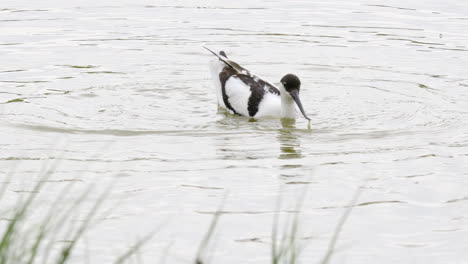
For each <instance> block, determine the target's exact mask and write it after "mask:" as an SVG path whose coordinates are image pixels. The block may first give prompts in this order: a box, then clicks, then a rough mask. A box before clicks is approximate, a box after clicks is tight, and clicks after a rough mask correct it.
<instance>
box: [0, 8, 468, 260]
mask: <svg viewBox="0 0 468 264" xmlns="http://www.w3.org/2000/svg"><path fill="white" fill-rule="evenodd" d="M411 2H412V3H408V1H390V2H389V1H385V2H376V1H337V0H331V1H324V2H310V1H268V2H266V1H265V2H264V3H253V2H251V1H235V2H234V3H227V2H223V1H202V2H196V1H152V2H151V1H80V2H74V1H71V2H64V1H54V0H48V1H6V3H5V1H4V2H3V5H2V7H1V8H0V55H1V62H0V122H1V126H0V135H1V137H0V149H1V152H0V166H1V169H0V177H3V178H4V177H6V175H7V173H8V171H10V170H14V174H13V175H14V177H13V179H11V183H10V185H9V192H8V193H7V197H6V198H7V199H10V200H11V201H12V200H14V199H16V197H17V196H18V195H20V193H22V192H23V191H27V190H29V189H30V188H29V187H30V186H32V185H33V184H34V183H35V182H36V181H37V180H38V173H39V172H40V171H41V167H42V166H44V163H46V162H48V161H54V160H58V159H60V160H61V162H60V165H59V167H58V169H57V171H56V172H55V174H54V175H53V176H52V177H51V178H52V179H50V181H52V182H53V183H51V185H50V186H49V187H50V188H49V192H47V193H44V194H43V195H44V196H45V198H44V199H46V200H47V199H53V197H55V195H56V192H58V191H59V190H60V189H61V188H62V187H63V186H65V185H66V183H67V182H68V181H77V184H78V185H80V186H87V184H90V183H97V186H98V187H100V188H101V189H103V188H107V186H108V184H107V183H108V182H109V181H113V182H115V186H114V188H113V189H112V191H111V194H110V199H111V200H112V201H119V206H117V208H116V209H114V210H113V211H112V213H111V214H110V215H109V216H108V217H107V218H105V219H103V220H102V223H101V224H100V225H97V226H96V227H95V228H93V229H92V230H90V232H89V233H88V234H87V236H86V240H87V242H88V243H89V248H90V249H89V250H90V255H91V259H92V263H104V262H106V261H109V260H111V259H114V256H115V255H116V252H121V251H122V249H125V248H126V247H128V246H129V245H131V244H132V241H134V240H135V239H137V238H138V237H142V236H144V235H145V234H146V233H147V232H149V230H153V229H155V228H156V229H158V228H159V231H158V233H157V235H156V237H155V239H153V240H152V241H150V242H149V243H148V244H147V246H146V247H145V248H144V249H143V250H142V252H141V255H142V258H143V259H145V260H147V262H152V261H154V260H155V259H159V258H161V257H162V256H164V254H166V253H165V252H168V253H167V254H168V256H167V258H168V259H167V262H168V263H189V262H191V261H193V259H194V256H195V253H196V250H197V248H198V244H199V242H200V240H201V239H202V237H203V235H204V233H205V231H206V230H207V228H208V225H209V222H210V220H211V218H212V213H213V212H214V211H216V209H217V208H218V206H219V204H220V203H221V201H222V200H223V197H224V196H225V195H226V199H225V204H224V209H223V212H224V214H223V215H222V217H221V219H220V223H219V226H218V228H217V233H216V234H215V241H216V243H215V244H216V245H215V248H214V250H213V254H214V256H213V258H212V259H213V262H214V263H268V261H269V258H270V241H271V240H270V235H271V225H272V222H273V218H274V211H275V201H276V199H277V196H278V194H279V193H283V197H284V200H285V202H284V206H283V207H284V208H282V209H281V212H282V213H281V216H282V217H287V216H288V215H291V212H293V211H294V210H292V209H293V208H294V205H293V204H294V201H295V199H296V197H298V193H299V192H300V191H301V190H303V189H304V187H306V188H307V196H306V198H305V200H304V205H303V210H302V213H301V215H300V225H301V229H300V232H299V238H300V241H301V243H302V244H303V246H304V248H303V250H302V252H301V259H302V263H311V262H317V261H319V260H320V258H321V257H322V256H323V254H324V252H325V251H326V248H327V246H328V242H329V240H330V238H331V236H332V233H333V230H334V228H335V225H336V223H337V222H338V220H339V218H340V216H341V215H342V214H343V212H344V210H345V208H346V206H347V204H348V202H349V200H350V199H351V197H352V195H353V193H354V192H355V190H356V189H357V188H358V187H359V186H363V191H362V194H361V196H360V198H359V200H358V201H357V204H356V207H355V208H354V210H353V211H352V214H351V216H350V218H349V219H348V221H347V222H346V224H345V226H344V229H343V232H342V234H341V237H340V239H339V241H338V245H337V248H336V252H335V255H334V256H333V258H332V262H333V263H364V262H366V263H456V262H457V261H462V260H466V259H467V258H468V253H467V251H466V245H467V244H468V201H467V200H468V193H467V190H468V133H467V127H468V107H467V106H468V104H467V103H468V92H467V91H468V47H467V43H468V33H467V32H468V4H467V3H466V2H464V1H445V2H440V1H433V0H431V1H419V2H418V1H411ZM204 45H206V46H208V47H210V48H213V49H217V50H220V49H222V50H225V51H226V53H227V54H228V56H230V57H231V58H233V59H234V60H236V61H238V62H239V63H241V64H242V65H244V66H245V67H246V68H248V69H250V70H251V71H253V72H255V73H258V74H260V75H262V76H265V77H266V78H267V79H269V80H271V81H272V82H275V83H276V82H278V81H279V79H280V78H281V77H282V76H283V75H284V74H286V73H288V72H293V73H296V74H297V75H298V76H299V77H300V78H301V80H302V83H303V86H302V90H301V98H302V101H303V104H304V106H305V109H306V112H307V113H308V114H309V116H310V117H312V122H311V124H310V129H309V128H308V125H307V123H306V121H305V120H304V119H298V120H297V121H296V122H291V121H284V120H283V121H281V120H274V119H271V120H270V119H269V120H260V121H254V122H251V121H249V120H248V119H246V118H243V117H237V116H232V115H226V114H223V113H218V111H217V106H216V96H215V94H214V90H213V89H214V87H213V84H212V81H211V79H210V75H209V71H208V68H207V63H208V61H209V60H210V59H212V56H211V55H210V54H209V53H207V52H206V51H205V50H204V49H203V48H202V46H204ZM28 188H29V189H28ZM71 195H74V194H73V193H72V194H71ZM76 195H78V194H76ZM89 199H90V202H91V203H92V202H93V201H94V200H95V199H96V198H95V195H90V197H89ZM81 252H83V250H81V249H79V250H78V253H76V255H75V257H76V262H77V263H82V255H81V254H82V253H81Z"/></svg>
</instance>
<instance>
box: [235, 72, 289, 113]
mask: <svg viewBox="0 0 468 264" xmlns="http://www.w3.org/2000/svg"><path fill="white" fill-rule="evenodd" d="M233 77H237V78H239V79H240V80H241V81H242V82H243V83H245V84H246V85H248V86H249V87H250V97H249V101H248V105H247V110H248V111H249V116H251V117H253V116H255V115H256V114H257V112H258V107H259V105H260V102H261V101H262V100H263V97H264V96H265V94H267V93H271V94H276V95H280V91H279V90H278V89H277V88H276V87H274V86H273V85H271V84H270V83H268V82H265V81H264V80H262V79H260V78H258V77H256V76H249V75H245V74H237V75H234V76H233Z"/></svg>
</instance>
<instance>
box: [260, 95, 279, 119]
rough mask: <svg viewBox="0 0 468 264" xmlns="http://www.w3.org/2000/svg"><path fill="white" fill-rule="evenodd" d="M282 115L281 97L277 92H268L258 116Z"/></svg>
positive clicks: (261, 103)
mask: <svg viewBox="0 0 468 264" xmlns="http://www.w3.org/2000/svg"><path fill="white" fill-rule="evenodd" d="M280 116H281V97H280V96H279V95H276V94H271V93H266V94H265V96H264V97H263V99H262V101H261V102H260V105H259V106H258V112H257V114H256V115H255V117H256V118H262V117H280Z"/></svg>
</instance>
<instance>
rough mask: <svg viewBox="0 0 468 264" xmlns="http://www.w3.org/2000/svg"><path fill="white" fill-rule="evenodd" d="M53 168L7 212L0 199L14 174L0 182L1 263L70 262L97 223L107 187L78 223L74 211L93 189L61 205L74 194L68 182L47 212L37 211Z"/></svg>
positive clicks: (124, 254)
mask: <svg viewBox="0 0 468 264" xmlns="http://www.w3.org/2000/svg"><path fill="white" fill-rule="evenodd" d="M56 168H57V163H55V164H52V165H51V166H50V167H49V168H48V169H46V170H45V172H44V173H43V175H41V176H40V177H39V180H38V181H37V183H36V184H35V185H34V187H33V188H32V190H30V191H25V192H24V193H26V194H24V193H22V194H21V195H20V197H19V198H18V199H17V201H16V203H15V205H14V206H13V207H11V206H10V208H8V207H7V208H6V209H5V208H4V207H5V206H3V205H2V202H3V201H2V200H3V199H4V198H5V194H6V192H7V188H8V185H9V179H11V177H12V175H13V174H14V173H10V174H9V176H7V179H6V180H4V181H2V183H1V184H2V185H0V208H2V209H1V210H0V218H1V220H4V221H5V222H6V223H5V224H2V225H1V226H0V264H17V263H21V264H23V263H26V264H33V263H47V264H49V263H53V264H55V263H57V264H63V263H69V262H70V260H71V255H72V253H73V252H74V250H75V248H76V245H77V243H78V241H80V239H82V237H83V235H84V234H85V232H86V231H87V230H88V229H89V228H90V226H91V225H93V224H95V223H97V222H98V218H97V217H96V215H97V213H98V211H99V210H100V209H101V205H102V203H103V201H104V200H105V198H106V197H107V195H108V193H109V191H110V190H111V188H107V191H106V192H104V193H102V194H101V195H100V196H99V198H98V199H97V201H96V202H95V203H94V204H93V205H92V206H91V208H89V209H87V210H86V212H85V216H84V217H83V220H80V221H75V220H74V219H72V217H73V216H74V215H75V213H76V211H78V210H80V209H81V208H80V206H81V205H82V204H83V202H84V201H85V200H86V197H87V196H88V195H89V194H90V193H91V192H92V191H93V186H89V187H88V188H87V189H86V190H84V191H82V192H81V194H79V196H78V198H77V199H75V200H73V201H72V202H71V203H68V202H67V203H66V205H64V203H62V201H63V200H65V199H68V198H69V197H67V195H69V193H70V192H72V191H76V190H75V189H74V184H75V182H70V183H68V184H67V185H66V186H65V187H64V188H63V189H62V190H61V191H60V193H59V194H58V195H57V196H56V197H55V198H54V200H53V201H52V203H50V204H47V206H46V207H47V208H48V209H47V211H46V212H42V211H41V212H39V213H38V212H37V211H38V210H39V209H38V202H39V201H38V198H39V197H40V196H41V191H43V190H44V187H45V185H46V184H47V182H48V181H47V180H48V179H49V178H50V177H51V175H52V174H53V173H54V171H55V169H56ZM41 208H42V207H41ZM38 215H41V216H38ZM38 218H39V219H38ZM63 235H65V237H63ZM151 236H152V233H151V234H149V235H148V236H146V237H144V238H143V239H141V240H140V241H138V242H137V243H136V244H135V245H134V246H132V247H130V249H129V250H127V251H126V252H122V253H121V255H120V256H118V257H117V258H116V259H115V261H114V263H125V262H127V261H128V260H130V258H131V257H132V256H134V255H135V253H136V252H138V249H139V248H140V247H141V246H142V245H143V244H144V243H145V242H146V241H147V240H148V239H149V238H150V237H151ZM88 261H89V259H88ZM83 262H85V261H83Z"/></svg>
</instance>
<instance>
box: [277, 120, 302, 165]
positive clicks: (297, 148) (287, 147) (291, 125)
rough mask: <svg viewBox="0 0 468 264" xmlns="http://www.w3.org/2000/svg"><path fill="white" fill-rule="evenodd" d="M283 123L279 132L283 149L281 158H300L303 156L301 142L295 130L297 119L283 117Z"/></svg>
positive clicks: (281, 148)
mask: <svg viewBox="0 0 468 264" xmlns="http://www.w3.org/2000/svg"><path fill="white" fill-rule="evenodd" d="M281 125H282V128H281V129H280V130H279V134H278V140H279V142H280V150H281V154H280V156H279V159H300V158H301V157H302V154H301V142H300V141H299V138H298V137H297V134H296V133H295V132H294V130H295V129H296V120H294V119H288V118H283V119H281Z"/></svg>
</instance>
